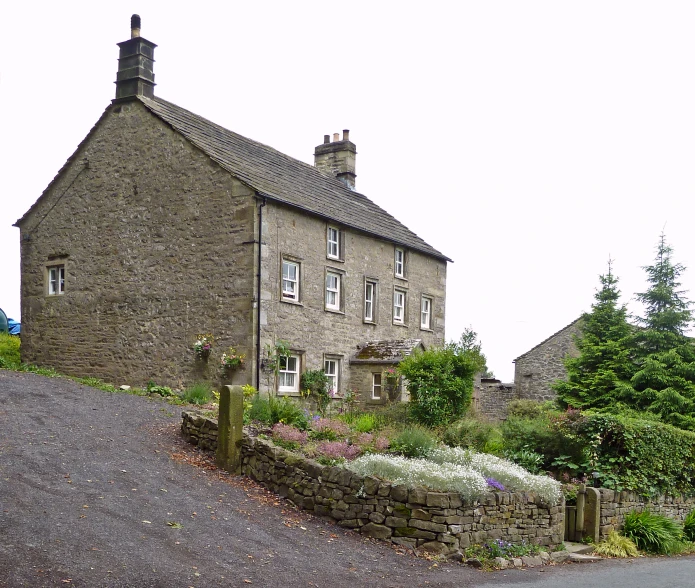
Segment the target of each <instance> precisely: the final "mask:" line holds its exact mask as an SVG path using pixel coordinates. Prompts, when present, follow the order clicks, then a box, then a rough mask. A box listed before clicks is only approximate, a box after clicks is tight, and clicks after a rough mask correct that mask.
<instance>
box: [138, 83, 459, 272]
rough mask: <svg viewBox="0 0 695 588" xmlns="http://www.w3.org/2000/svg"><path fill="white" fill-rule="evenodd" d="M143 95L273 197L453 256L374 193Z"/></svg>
mask: <svg viewBox="0 0 695 588" xmlns="http://www.w3.org/2000/svg"><path fill="white" fill-rule="evenodd" d="M138 100H140V101H141V102H142V103H143V104H144V105H145V107H147V109H148V110H150V112H152V113H153V114H154V115H155V116H157V117H159V118H160V119H161V120H163V121H164V122H166V123H167V124H169V125H170V126H171V127H172V128H173V129H174V130H175V131H177V132H178V133H180V134H181V135H183V136H184V137H185V138H186V139H188V140H189V141H190V142H191V143H193V144H194V145H195V146H196V147H198V149H200V150H201V151H203V152H204V153H205V154H207V155H208V156H209V157H210V158H212V159H213V160H214V161H216V162H217V163H218V164H219V165H220V166H221V167H222V168H223V169H226V170H227V171H229V172H230V173H231V174H233V175H234V176H235V177H237V178H238V179H239V180H241V181H242V182H244V183H245V184H247V185H248V186H250V187H251V188H253V189H254V190H255V191H256V192H258V193H259V194H261V195H262V196H265V197H266V198H268V199H269V200H274V201H276V202H281V203H283V204H287V205H289V206H293V207H296V208H300V209H302V210H305V211H307V212H309V213H312V214H316V215H318V216H321V217H324V218H327V219H330V220H333V221H335V222H337V223H338V224H341V225H344V226H346V227H351V228H354V229H358V230H359V231H363V232H365V233H368V234H371V235H374V236H377V237H380V238H382V239H386V240H388V241H391V242H393V243H396V244H399V245H404V246H405V247H408V248H411V249H415V250H417V251H421V252H422V253H426V254H428V255H432V256H434V257H437V258H439V259H443V260H446V261H451V259H449V258H448V257H446V256H445V255H444V254H443V253H441V252H440V251H437V250H436V249H435V248H434V247H432V246H431V245H429V244H427V243H426V242H425V241H423V240H422V239H421V238H420V237H418V236H417V235H416V234H415V233H413V232H412V231H411V230H410V229H408V228H407V227H406V226H404V225H403V224H401V223H400V222H399V221H398V220H396V219H395V218H394V217H392V216H391V215H390V214H389V213H388V212H386V211H385V210H383V209H382V208H380V207H379V206H377V205H376V204H375V203H374V202H372V201H371V200H370V199H369V198H367V197H366V196H364V195H363V194H360V193H359V192H355V191H353V190H350V189H349V188H348V187H347V186H346V185H345V184H343V183H342V182H341V181H340V180H338V179H336V178H332V177H329V176H327V175H324V174H323V173H321V172H320V171H319V170H318V169H316V168H315V167H313V166H311V165H309V164H307V163H304V162H302V161H299V160H298V159H294V158H292V157H290V156H289V155H285V154H284V153H281V152H280V151H277V150H276V149H273V148H272V147H268V146H267V145H263V144H262V143H258V142H257V141H253V140H251V139H247V138H246V137H242V136H241V135H239V134H237V133H234V132H233V131H230V130H228V129H225V128H223V127H221V126H219V125H216V124H215V123H213V122H210V121H209V120H207V119H204V118H203V117H201V116H198V115H196V114H193V113H192V112H190V111H188V110H185V109H184V108H181V107H180V106H176V105H175V104H172V103H171V102H167V101H166V100H163V99H161V98H158V97H155V98H146V97H143V96H139V97H138Z"/></svg>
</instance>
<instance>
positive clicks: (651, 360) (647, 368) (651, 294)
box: [623, 233, 695, 430]
mask: <svg viewBox="0 0 695 588" xmlns="http://www.w3.org/2000/svg"><path fill="white" fill-rule="evenodd" d="M672 253H673V250H672V249H671V247H669V245H668V244H667V243H666V236H665V235H664V234H663V233H662V234H661V236H660V238H659V243H658V245H657V254H656V259H655V260H654V265H650V266H646V267H644V268H643V269H644V270H645V271H646V272H647V281H648V283H649V288H648V289H647V290H646V292H643V293H641V294H637V299H638V300H639V301H640V302H642V303H643V304H644V307H645V316H644V318H641V319H639V322H640V325H641V326H642V327H643V328H641V329H639V330H637V331H636V332H635V334H634V336H633V353H634V356H635V361H636V372H635V373H634V375H633V377H632V379H631V384H632V386H631V387H632V390H630V389H627V388H625V389H624V390H623V392H624V394H623V399H624V400H625V401H626V402H628V403H629V404H631V405H633V406H634V407H635V408H638V409H641V410H649V411H651V412H654V413H656V414H658V415H659V416H660V417H661V419H662V420H663V421H665V422H668V423H671V424H673V425H676V426H678V427H681V428H686V429H691V430H695V346H694V345H693V342H692V341H691V339H690V338H688V337H687V336H686V335H685V333H686V332H687V330H688V328H689V327H690V324H691V322H692V320H693V315H692V310H691V309H690V306H691V305H690V302H689V301H688V300H687V299H686V298H685V296H684V292H683V291H682V290H679V287H680V282H679V281H678V279H679V277H680V275H681V274H682V272H683V271H684V270H685V267H684V266H683V265H682V264H680V263H673V261H672V259H671V255H672Z"/></svg>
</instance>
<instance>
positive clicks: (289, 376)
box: [278, 355, 300, 394]
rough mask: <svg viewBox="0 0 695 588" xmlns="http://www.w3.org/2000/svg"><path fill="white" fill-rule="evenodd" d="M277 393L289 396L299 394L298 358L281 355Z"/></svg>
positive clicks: (296, 356)
mask: <svg viewBox="0 0 695 588" xmlns="http://www.w3.org/2000/svg"><path fill="white" fill-rule="evenodd" d="M279 363H280V365H279V366H278V378H279V379H278V392H284V393H286V394H291V393H294V392H299V365H300V361H299V356H298V355H283V356H281V357H280V358H279Z"/></svg>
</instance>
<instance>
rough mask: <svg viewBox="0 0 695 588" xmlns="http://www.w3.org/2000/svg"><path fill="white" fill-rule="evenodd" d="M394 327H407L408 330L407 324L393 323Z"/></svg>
mask: <svg viewBox="0 0 695 588" xmlns="http://www.w3.org/2000/svg"><path fill="white" fill-rule="evenodd" d="M393 326H394V327H405V328H408V325H407V324H406V323H397V322H396V321H393Z"/></svg>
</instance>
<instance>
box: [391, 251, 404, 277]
mask: <svg viewBox="0 0 695 588" xmlns="http://www.w3.org/2000/svg"><path fill="white" fill-rule="evenodd" d="M393 273H394V275H395V276H396V277H397V278H405V251H404V250H403V249H401V248H399V247H396V251H395V254H394V259H393Z"/></svg>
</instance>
